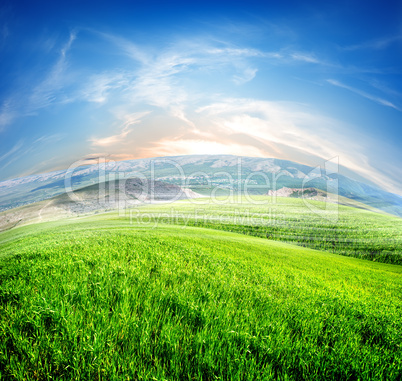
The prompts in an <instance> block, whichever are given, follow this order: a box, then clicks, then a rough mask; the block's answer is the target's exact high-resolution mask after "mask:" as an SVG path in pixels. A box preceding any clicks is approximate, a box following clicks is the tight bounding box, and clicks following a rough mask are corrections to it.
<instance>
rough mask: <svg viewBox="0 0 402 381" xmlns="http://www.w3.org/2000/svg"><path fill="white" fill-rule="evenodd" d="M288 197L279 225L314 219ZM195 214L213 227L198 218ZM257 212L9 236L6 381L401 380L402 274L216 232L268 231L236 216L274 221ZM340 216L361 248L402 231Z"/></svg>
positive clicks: (106, 222) (184, 207) (355, 215)
mask: <svg viewBox="0 0 402 381" xmlns="http://www.w3.org/2000/svg"><path fill="white" fill-rule="evenodd" d="M285 200H286V202H288V201H290V202H291V204H286V205H287V206H286V205H284V204H283V203H282V205H281V204H277V206H276V208H277V209H275V210H276V214H277V216H278V218H279V210H281V211H282V214H283V215H284V214H285V211H287V212H286V214H287V215H288V218H290V219H291V220H294V222H295V225H294V226H295V227H299V228H300V226H301V225H303V224H305V223H306V221H308V220H311V217H312V216H310V217H307V216H306V218H305V220H304V222H303V221H302V218H301V217H300V210H298V205H299V204H300V205H301V203H302V201H301V200H297V199H292V200H290V199H285ZM193 201H194V200H193ZM282 201H283V200H282ZM297 202H298V203H299V204H296V203H297ZM289 205H290V206H289ZM300 205H299V206H300ZM317 206H319V204H317ZM195 207H197V208H204V214H202V213H201V212H200V211H199V215H198V216H199V217H200V216H203V215H208V216H209V217H210V219H209V220H208V219H206V218H192V219H190V218H187V217H188V216H191V213H194V211H195V210H196V209H194V208H195ZM251 207H252V205H248V206H247V204H245V203H244V204H243V205H239V203H238V204H235V205H229V204H228V205H226V206H225V205H215V204H212V205H204V206H199V207H198V206H195V205H194V204H193V203H191V202H190V201H180V202H177V203H175V204H170V205H155V206H148V207H144V208H138V209H132V210H131V211H127V216H126V217H120V216H119V215H118V213H117V212H112V213H105V214H99V215H96V216H86V217H81V218H74V219H67V220H58V221H53V222H47V223H39V224H33V225H28V226H21V227H17V228H14V229H12V230H9V231H5V232H2V233H0V242H1V244H0V253H1V254H0V376H1V377H0V379H1V380H3V379H5V380H8V379H13V380H14V379H16V380H24V379H39V380H47V379H54V380H94V379H99V380H132V379H135V380H151V379H154V380H179V379H180V380H192V379H197V380H201V379H202V380H213V379H221V380H232V379H250V380H251V379H264V380H270V379H271V380H303V379H304V380H312V379H317V380H321V379H326V380H374V379H375V380H399V379H401V377H402V335H401V332H402V322H401V319H400V317H401V311H402V298H401V295H402V267H400V266H396V265H390V264H384V263H377V262H371V261H363V260H360V259H356V258H350V257H346V256H340V255H336V254H332V253H329V252H324V251H318V250H312V249H308V248H303V247H300V246H295V245H290V244H286V243H283V242H277V241H275V240H272V239H266V238H264V239H262V238H258V237H251V236H246V235H244V234H236V233H232V232H227V231H219V230H218V229H225V230H233V226H234V225H236V222H237V225H238V226H239V230H242V229H244V227H245V226H250V227H251V226H254V227H256V231H258V229H257V225H247V224H242V223H241V221H239V220H236V219H235V218H234V217H236V216H240V217H242V216H243V217H244V215H245V214H247V213H250V212H254V213H259V215H258V216H257V215H255V216H254V217H255V218H256V219H257V217H258V218H264V213H265V214H266V215H265V218H268V217H267V212H268V211H267V209H265V210H263V208H264V207H263V206H259V205H257V206H256V205H254V209H251ZM236 208H237V209H236ZM273 208H274V206H271V216H272V215H273V214H274V210H273ZM286 208H287V209H286ZM172 210H173V211H174V212H177V213H178V212H179V211H181V213H182V214H183V215H182V217H178V218H177V220H175V218H174V216H173V218H172V215H170V216H169V211H172ZM236 211H237V212H236ZM291 211H293V213H291ZM130 212H131V218H130ZM174 212H171V213H174ZM138 213H140V214H138ZM186 213H187V214H186ZM141 216H142V217H141ZM186 216H187V217H186ZM214 216H215V217H216V218H215V222H216V221H217V223H215V222H210V221H214V219H213V217H214ZM219 216H224V217H225V218H226V219H227V220H229V221H231V222H230V223H231V226H224V224H225V221H224V218H223V217H219ZM341 216H343V217H340V224H341V225H340V226H341V227H342V229H341V230H342V231H343V232H345V231H346V230H347V229H349V231H350V234H351V237H354V239H356V238H359V239H361V236H356V234H357V232H358V231H360V230H361V229H363V227H364V226H365V227H366V229H367V231H370V232H371V233H367V232H363V233H362V235H365V236H367V237H370V234H374V233H373V232H375V231H380V232H381V234H384V237H385V238H384V242H388V241H389V239H390V237H391V235H392V234H397V233H398V232H400V225H399V226H398V225H395V223H396V221H398V219H393V218H392V217H389V216H385V215H383V216H382V215H379V214H373V213H371V212H368V211H364V210H358V209H351V208H347V207H341ZM156 217H158V218H156ZM193 217H194V216H193ZM218 217H219V218H218ZM363 217H364V218H363ZM180 218H182V219H180ZM222 218H223V219H222ZM147 221H148V222H147ZM186 221H187V222H186ZM189 221H192V223H193V224H196V223H197V224H198V225H199V226H203V227H189V226H186V227H185V226H184V225H185V224H186V225H189V224H190V223H189ZM255 221H257V220H255ZM277 221H279V220H277ZM289 221H290V220H289ZM166 222H167V223H168V224H166ZM200 222H203V223H201V224H199V223H200ZM313 222H314V221H313ZM315 222H317V221H315ZM359 223H360V225H359ZM346 224H349V225H348V226H347V225H346ZM353 224H354V225H353ZM375 224H377V225H375ZM312 226H313V225H312ZM184 227H185V228H184ZM324 228H325V226H324ZM380 228H381V229H380ZM316 229H317V226H316ZM392 229H394V230H392ZM311 230H313V229H311ZM319 231H325V229H323V230H319ZM243 233H244V231H243ZM247 234H250V229H249V232H248V233H247ZM331 234H332V233H331ZM257 235H258V234H257ZM394 238H395V239H397V241H395V242H396V243H395V245H396V247H397V249H399V250H400V241H398V236H396V237H394ZM377 239H378V237H377V238H375V240H374V241H376V240H377ZM374 241H373V242H374ZM367 242H368V241H365V240H363V241H361V244H362V245H363V244H364V243H367Z"/></svg>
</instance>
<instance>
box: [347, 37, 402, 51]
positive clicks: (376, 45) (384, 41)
mask: <svg viewBox="0 0 402 381" xmlns="http://www.w3.org/2000/svg"><path fill="white" fill-rule="evenodd" d="M400 41H402V34H396V35H394V36H389V37H382V38H377V39H374V40H370V41H365V42H362V43H360V44H356V45H351V46H346V47H345V48H344V50H365V49H371V50H382V49H386V48H388V47H389V46H391V45H392V44H394V43H396V42H400Z"/></svg>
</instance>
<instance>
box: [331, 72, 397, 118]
mask: <svg viewBox="0 0 402 381" xmlns="http://www.w3.org/2000/svg"><path fill="white" fill-rule="evenodd" d="M327 82H328V83H330V84H331V85H333V86H337V87H341V88H343V89H346V90H349V91H352V92H353V93H356V94H358V95H360V96H362V97H364V98H367V99H369V100H371V101H373V102H376V103H378V104H380V105H382V106H386V107H391V108H393V109H395V110H397V111H402V110H401V109H400V108H399V107H398V106H396V105H395V104H393V103H392V102H390V101H388V100H386V99H383V98H380V97H377V96H375V95H372V94H369V93H367V92H365V91H362V90H359V89H356V88H354V87H352V86H348V85H345V84H344V83H342V82H339V81H337V80H335V79H327Z"/></svg>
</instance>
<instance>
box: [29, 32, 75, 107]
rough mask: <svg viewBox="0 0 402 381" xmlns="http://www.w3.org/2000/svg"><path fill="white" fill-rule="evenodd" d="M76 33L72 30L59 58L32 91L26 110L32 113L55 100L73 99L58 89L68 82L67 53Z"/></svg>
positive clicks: (66, 100)
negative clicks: (61, 93)
mask: <svg viewBox="0 0 402 381" xmlns="http://www.w3.org/2000/svg"><path fill="white" fill-rule="evenodd" d="M76 37H77V33H76V32H75V31H72V32H71V33H70V36H69V39H68V41H67V42H66V43H65V44H64V46H63V47H62V48H61V49H60V54H59V59H58V61H57V62H56V63H55V64H54V66H53V67H52V68H51V69H50V71H49V74H48V75H47V76H46V77H45V79H44V80H43V81H41V82H40V83H39V84H38V85H37V86H36V87H35V88H34V89H33V91H32V93H31V95H30V97H29V99H28V105H27V110H26V112H27V113H28V114H29V113H32V112H35V111H36V110H38V109H41V108H45V107H48V106H49V105H51V104H53V103H56V102H63V103H67V102H69V101H72V100H73V99H69V97H66V95H63V96H62V95H60V94H58V91H59V90H60V89H61V88H63V87H64V86H65V85H66V84H67V83H68V82H67V78H66V73H65V71H66V68H67V53H68V51H69V50H70V49H71V46H72V44H73V42H74V40H75V39H76Z"/></svg>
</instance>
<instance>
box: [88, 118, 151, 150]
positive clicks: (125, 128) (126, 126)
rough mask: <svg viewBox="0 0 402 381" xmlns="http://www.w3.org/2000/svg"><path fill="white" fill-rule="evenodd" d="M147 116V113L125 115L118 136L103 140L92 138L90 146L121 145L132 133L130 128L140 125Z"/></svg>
mask: <svg viewBox="0 0 402 381" xmlns="http://www.w3.org/2000/svg"><path fill="white" fill-rule="evenodd" d="M148 114H149V111H145V112H140V113H134V114H130V115H126V116H125V118H124V119H125V121H124V123H123V125H122V126H121V127H120V128H121V132H120V133H119V134H116V135H111V136H107V137H105V138H92V139H90V140H89V141H90V142H91V144H92V146H95V147H110V146H113V145H115V144H118V143H121V142H123V141H124V140H125V139H126V138H127V135H128V134H129V133H130V132H131V131H132V128H130V127H131V126H132V125H134V124H138V123H140V122H141V119H142V118H143V117H144V116H146V115H148Z"/></svg>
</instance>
